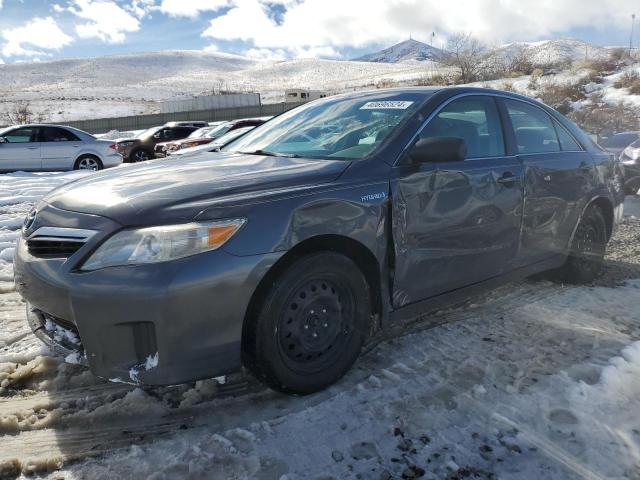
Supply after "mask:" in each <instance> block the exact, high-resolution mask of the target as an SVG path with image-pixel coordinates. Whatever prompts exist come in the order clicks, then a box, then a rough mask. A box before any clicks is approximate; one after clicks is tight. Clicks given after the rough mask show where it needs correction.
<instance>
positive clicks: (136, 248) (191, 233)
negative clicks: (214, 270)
mask: <svg viewBox="0 0 640 480" xmlns="http://www.w3.org/2000/svg"><path fill="white" fill-rule="evenodd" d="M245 223H246V219H244V218H239V219H234V220H221V221H214V222H203V223H187V224H183V225H166V226H160V227H148V228H138V229H131V230H123V231H121V232H119V233H116V234H115V235H114V236H112V237H111V238H109V239H108V240H107V241H106V242H104V243H103V244H102V245H101V246H100V247H99V248H98V249H97V250H96V251H95V252H94V253H93V255H91V257H89V259H88V260H87V261H86V262H85V263H84V265H82V267H81V270H97V269H99V268H105V267H113V266H116V265H140V264H148V263H160V262H167V261H169V260H176V259H178V258H184V257H190V256H192V255H197V254H198V253H203V252H209V251H211V250H216V249H218V248H220V247H221V246H222V245H224V244H225V243H226V242H227V241H228V240H229V239H230V238H231V237H233V236H234V235H235V234H236V232H237V231H238V230H240V228H241V227H242V226H243V225H244V224H245Z"/></svg>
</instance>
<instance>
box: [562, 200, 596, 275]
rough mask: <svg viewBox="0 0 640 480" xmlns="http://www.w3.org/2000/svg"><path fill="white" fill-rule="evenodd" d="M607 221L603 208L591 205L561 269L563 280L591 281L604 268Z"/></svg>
mask: <svg viewBox="0 0 640 480" xmlns="http://www.w3.org/2000/svg"><path fill="white" fill-rule="evenodd" d="M607 237H608V233H607V222H606V220H605V218H604V214H603V213H602V210H601V209H600V207H598V206H597V205H591V206H590V207H589V208H587V210H586V211H585V213H584V215H583V216H582V218H581V219H580V223H578V227H577V228H576V232H575V234H574V237H573V242H572V245H571V252H570V253H569V258H567V261H566V263H565V264H564V266H563V267H562V268H561V269H560V271H559V274H560V277H561V279H562V280H565V281H567V282H570V283H590V282H592V281H593V280H594V279H595V278H596V277H597V276H598V274H599V273H600V271H601V270H602V263H603V260H604V254H605V250H606V245H607Z"/></svg>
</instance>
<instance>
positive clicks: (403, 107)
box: [360, 101, 413, 110]
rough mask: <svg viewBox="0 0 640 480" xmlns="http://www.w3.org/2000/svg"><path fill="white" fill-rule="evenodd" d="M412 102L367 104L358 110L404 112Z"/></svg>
mask: <svg viewBox="0 0 640 480" xmlns="http://www.w3.org/2000/svg"><path fill="white" fill-rule="evenodd" d="M411 105H413V102H403V101H384V102H367V103H365V104H364V105H363V106H362V107H360V110H382V109H387V110H406V109H407V108H409V107H410V106H411Z"/></svg>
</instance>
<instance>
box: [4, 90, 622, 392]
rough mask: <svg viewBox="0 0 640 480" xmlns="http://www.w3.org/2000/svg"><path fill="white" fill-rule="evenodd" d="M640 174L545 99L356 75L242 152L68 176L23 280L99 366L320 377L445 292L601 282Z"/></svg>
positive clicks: (20, 255)
mask: <svg viewBox="0 0 640 480" xmlns="http://www.w3.org/2000/svg"><path fill="white" fill-rule="evenodd" d="M623 184H624V171H623V169H622V167H621V164H620V163H619V161H618V160H617V159H615V158H614V157H613V155H612V154H610V153H607V152H605V151H603V150H602V149H600V148H599V147H598V146H597V145H595V144H594V143H593V142H592V141H591V140H590V138H589V137H588V136H587V135H585V134H584V133H583V132H582V131H581V130H579V129H578V128H577V127H576V126H575V125H573V124H572V123H571V122H569V121H568V120H567V119H565V118H564V117H563V116H561V115H560V114H558V113H557V112H556V111H554V110H552V109H550V108H548V107H546V106H544V105H542V104H540V103H538V102H536V101H533V100H531V99H529V98H527V97H523V96H519V95H516V94H511V93H505V92H498V91H493V90H485V89H473V88H442V89H438V88H406V89H390V90H376V91H371V92H360V93H351V94H346V95H341V96H335V97H331V98H325V99H322V100H318V101H315V102H311V103H308V104H305V105H303V106H301V107H298V108H296V109H294V110H291V111H289V112H287V113H284V114H282V115H280V116H279V117H276V118H275V119H273V120H272V121H270V122H268V123H266V124H264V125H262V126H260V127H257V128H255V129H254V130H253V131H251V132H249V133H248V134H247V135H245V136H244V137H243V138H241V139H239V140H237V141H236V142H233V143H232V144H231V145H230V146H229V148H227V149H225V151H223V152H221V153H217V154H216V153H212V154H211V155H204V156H202V155H201V156H197V157H191V158H185V159H184V161H181V162H176V161H174V160H161V161H157V162H153V163H151V164H141V165H136V166H133V167H131V168H126V169H118V171H105V172H100V173H97V174H95V175H92V176H91V177H87V178H84V179H81V180H78V181H75V182H73V183H70V184H67V185H65V186H63V187H60V188H58V189H56V190H54V191H53V192H52V193H50V194H49V195H48V196H47V197H45V198H44V199H43V200H42V201H41V202H40V203H39V204H37V206H36V208H35V209H34V210H33V211H32V212H31V213H30V214H29V216H28V217H27V219H26V220H25V224H24V228H23V233H22V238H21V239H20V240H19V243H18V246H17V248H16V253H15V255H16V258H15V282H16V287H17V289H18V291H19V292H20V293H21V295H22V296H23V297H24V299H25V300H26V302H27V317H28V321H29V323H30V325H31V327H32V329H33V330H34V332H35V334H36V335H37V336H38V337H40V338H41V339H42V340H43V341H45V342H46V343H47V344H49V345H50V346H52V347H53V348H55V349H57V350H58V351H60V352H63V353H64V354H66V355H67V357H68V359H69V360H75V361H80V362H86V364H87V365H88V366H89V368H90V369H91V371H92V372H93V373H94V374H96V375H98V376H101V377H104V378H107V379H110V380H112V381H125V382H133V383H138V384H143V385H145V384H146V385H166V384H176V383H183V382H189V381H193V380H197V379H202V378H211V377H215V376H220V375H225V374H228V373H230V372H233V371H236V370H238V369H239V368H241V367H242V366H244V367H245V368H247V369H248V370H250V371H251V372H253V373H254V374H255V375H256V376H257V377H258V378H259V379H261V380H262V381H263V382H265V383H266V384H267V385H269V386H271V387H272V388H275V389H277V390H280V391H284V392H289V393H303V394H304V393H310V392H314V391H317V390H319V389H322V388H324V387H326V386H328V385H330V384H331V383H333V382H335V381H336V380H338V379H339V378H340V377H341V376H342V375H343V374H344V373H345V372H346V371H347V370H348V369H349V368H350V366H351V365H352V364H353V363H354V361H355V360H356V358H357V357H358V355H359V353H360V351H361V350H362V348H363V346H365V345H367V344H370V343H371V342H373V341H374V340H375V339H377V338H381V337H382V334H383V332H385V331H388V328H389V327H390V326H392V325H402V323H403V322H406V321H408V320H411V319H414V318H416V317H417V316H419V315H421V314H422V313H423V312H425V311H427V310H430V309H433V308H437V307H441V306H442V305H444V304H448V303H451V302H456V301H459V300H461V299H463V298H465V297H468V296H469V295H470V294H472V293H476V292H478V291H481V290H483V289H487V288H491V287H495V286H496V285H498V284H499V283H503V282H506V281H510V280H513V279H517V278H522V277H526V276H530V275H532V274H536V273H540V272H543V271H548V270H553V271H554V275H556V276H558V277H561V278H563V279H564V280H565V281H570V282H590V281H591V280H593V279H594V278H595V277H596V275H597V274H598V272H599V269H600V267H601V265H602V262H603V256H604V252H605V248H606V244H607V242H608V240H609V238H610V237H611V235H612V232H613V230H614V228H615V225H616V223H617V222H618V221H619V220H620V219H621V217H622V202H623V199H624V192H623Z"/></svg>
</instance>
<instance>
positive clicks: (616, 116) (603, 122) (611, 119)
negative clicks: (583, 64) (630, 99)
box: [568, 94, 640, 136]
mask: <svg viewBox="0 0 640 480" xmlns="http://www.w3.org/2000/svg"><path fill="white" fill-rule="evenodd" d="M639 114H640V111H639V110H638V109H637V108H633V107H629V106H627V105H624V104H623V103H619V104H617V105H609V104H607V103H606V102H605V101H604V100H603V98H602V95H600V94H593V95H591V103H589V104H587V105H584V106H583V107H582V108H581V109H580V110H575V111H572V112H569V114H568V117H569V118H570V119H571V120H573V121H574V122H575V123H577V124H578V125H579V126H580V128H582V129H583V130H585V131H587V132H589V133H595V134H598V135H601V136H609V135H611V134H613V133H616V132H623V131H629V130H640V115H639Z"/></svg>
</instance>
